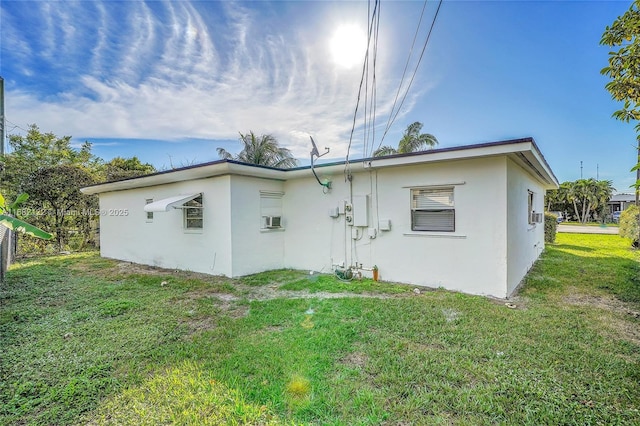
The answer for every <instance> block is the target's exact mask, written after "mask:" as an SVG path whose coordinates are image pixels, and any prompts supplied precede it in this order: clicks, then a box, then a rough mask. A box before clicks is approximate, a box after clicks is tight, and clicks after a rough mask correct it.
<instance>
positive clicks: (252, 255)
mask: <svg viewBox="0 0 640 426" xmlns="http://www.w3.org/2000/svg"><path fill="white" fill-rule="evenodd" d="M260 191H270V192H284V191H283V182H282V181H277V180H271V179H260V178H252V177H246V176H231V206H232V215H231V235H232V276H241V275H248V274H253V273H256V272H262V271H266V270H270V269H280V268H283V267H284V234H285V232H286V231H287V216H286V215H284V214H283V219H284V222H283V225H284V228H283V230H277V229H276V230H268V229H263V228H262V216H261V213H260ZM286 196H287V195H286V193H285V194H283V204H284V197H286Z"/></svg>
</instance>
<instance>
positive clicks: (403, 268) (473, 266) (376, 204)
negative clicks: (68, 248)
mask: <svg viewBox="0 0 640 426" xmlns="http://www.w3.org/2000/svg"><path fill="white" fill-rule="evenodd" d="M314 171H315V172H316V173H317V175H318V178H319V181H320V182H322V183H324V184H325V185H320V184H319V182H318V181H317V180H316V178H315V177H314V174H313V172H314ZM328 186H330V188H329V187H328ZM557 187H558V181H557V179H556V177H555V176H554V174H553V172H552V171H551V169H550V167H549V165H548V164H547V162H546V161H545V159H544V157H543V156H542V154H541V153H540V150H539V149H538V147H537V146H536V144H535V142H534V140H533V139H531V138H526V139H518V140H509V141H503V142H494V143H484V144H478V145H470V146H462V147H455V148H443V149H433V150H430V151H426V152H419V153H413V154H404V155H394V156H388V157H380V158H368V159H364V160H358V161H352V162H351V163H349V164H346V163H345V162H339V163H331V164H322V165H316V166H315V169H314V170H312V169H311V167H309V166H307V167H299V168H295V169H289V170H281V169H274V168H269V167H262V166H255V165H249V164H243V163H239V162H236V161H231V160H222V161H214V162H211V163H206V164H200V165H194V166H189V167H183V168H180V169H175V170H170V171H165V172H159V173H155V174H151V175H147V176H143V177H138V178H132V179H126V180H121V181H116V182H108V183H103V184H98V185H94V186H89V187H86V188H83V189H82V192H84V193H85V194H98V195H99V199H100V215H101V216H100V250H101V255H102V256H104V257H108V258H114V259H120V260H124V261H130V262H136V263H141V264H147V265H155V266H160V267H165V268H175V269H183V270H191V271H196V272H203V273H208V274H221V275H226V276H229V277H237V276H242V275H247V274H252V273H257V272H261V271H265V270H270V269H278V268H295V269H303V270H313V271H320V272H326V273H332V272H334V271H335V270H336V269H337V270H341V271H342V270H344V269H347V268H348V267H349V266H352V267H353V270H352V272H353V273H355V274H357V273H360V274H363V275H364V276H371V269H372V268H373V267H374V265H375V266H377V267H378V269H379V275H380V279H383V280H387V281H396V282H404V283H411V284H415V285H419V286H428V287H443V288H446V289H450V290H457V291H461V292H466V293H471V294H481V295H492V296H497V297H503V298H504V297H508V296H509V295H511V294H512V293H513V291H514V290H515V289H516V287H517V286H518V284H519V283H520V281H521V280H522V278H523V277H524V276H525V274H526V273H527V271H528V270H529V268H531V266H532V265H533V263H534V262H535V260H536V259H537V258H538V256H539V255H540V253H541V252H542V250H543V249H544V224H543V223H542V222H543V220H542V219H543V215H542V212H543V206H544V201H543V199H544V194H545V191H546V190H547V189H553V188H557Z"/></svg>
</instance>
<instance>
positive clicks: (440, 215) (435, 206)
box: [411, 187, 456, 232]
mask: <svg viewBox="0 0 640 426" xmlns="http://www.w3.org/2000/svg"><path fill="white" fill-rule="evenodd" d="M455 216H456V215H455V207H454V203H453V187H446V188H442V187H440V188H415V189H412V190H411V230H412V231H444V232H453V231H455V223H456V221H455Z"/></svg>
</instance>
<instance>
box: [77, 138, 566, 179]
mask: <svg viewBox="0 0 640 426" xmlns="http://www.w3.org/2000/svg"><path fill="white" fill-rule="evenodd" d="M518 143H531V144H532V145H533V146H534V147H535V149H536V151H538V153H539V154H540V157H541V159H542V161H543V162H544V164H545V166H546V167H547V169H548V170H549V172H550V173H551V174H552V175H553V177H554V178H556V177H555V175H554V174H553V171H552V170H551V167H550V166H549V164H548V163H547V160H546V159H545V158H544V156H543V155H542V152H541V151H540V149H539V148H538V146H537V145H536V142H535V141H534V140H533V138H531V137H527V138H520V139H509V140H505V141H499V142H485V143H479V144H473V145H462V146H451V147H446V148H435V149H430V150H428V151H418V152H411V153H408V154H394V155H387V156H384V157H368V158H359V159H357V160H353V161H350V163H361V162H366V161H373V160H382V159H385V160H386V159H393V158H405V157H415V156H418V155H425V154H427V155H430V154H438V153H443V152H451V151H465V150H471V149H478V148H491V147H496V146H504V145H513V144H518ZM223 163H231V164H238V165H242V166H248V167H255V168H259V169H266V170H277V171H284V172H289V171H296V170H306V169H310V168H311V166H310V165H309V166H301V167H294V168H290V169H281V168H278V167H269V166H262V165H257V164H251V163H243V162H242V161H236V160H216V161H209V162H206V163H199V164H193V165H190V166H185V167H179V168H176V169H171V170H163V171H160V172H156V173H150V174H148V175H141V176H136V177H130V178H125V179H118V180H112V181H108V182H101V183H96V184H93V185H89V186H87V187H86V188H91V187H94V186H100V185H105V184H109V183H115V182H124V181H129V180H134V179H142V178H147V177H150V176H158V175H164V174H167V173H173V172H180V171H184V170H190V169H197V168H200V167H207V166H212V165H215V164H223ZM346 163H347V162H346V161H335V162H331V163H321V164H315V165H314V167H316V168H321V167H331V166H338V165H341V164H346ZM556 180H557V178H556Z"/></svg>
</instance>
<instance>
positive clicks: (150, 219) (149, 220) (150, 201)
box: [144, 198, 153, 222]
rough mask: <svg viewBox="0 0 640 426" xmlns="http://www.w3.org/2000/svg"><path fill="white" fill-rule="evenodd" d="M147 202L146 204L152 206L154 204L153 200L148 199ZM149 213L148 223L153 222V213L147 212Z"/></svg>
mask: <svg viewBox="0 0 640 426" xmlns="http://www.w3.org/2000/svg"><path fill="white" fill-rule="evenodd" d="M144 201H145V204H151V203H153V198H147V199H146V200H144ZM146 213H147V222H153V212H146Z"/></svg>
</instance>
